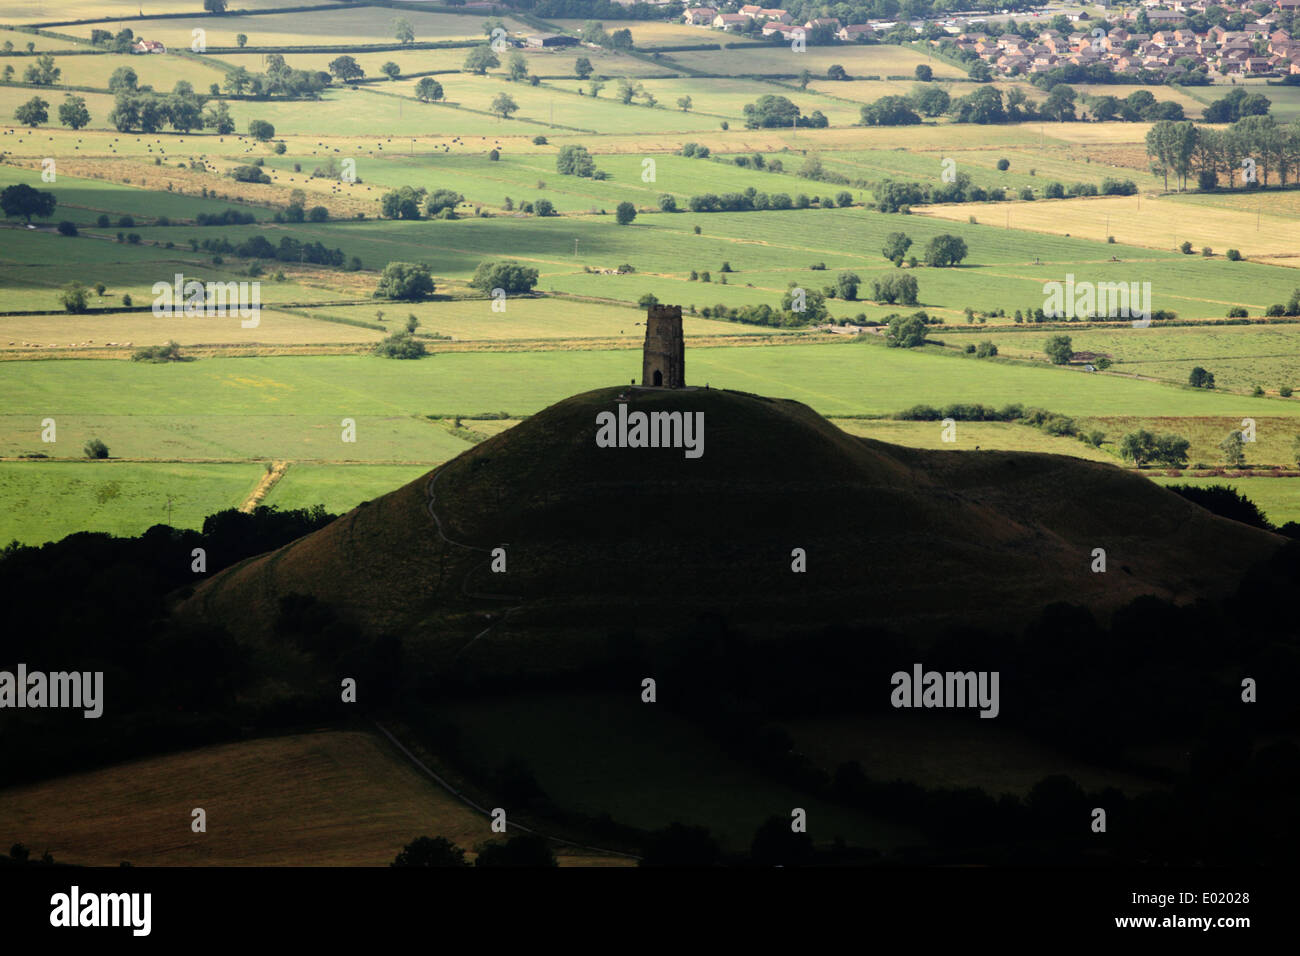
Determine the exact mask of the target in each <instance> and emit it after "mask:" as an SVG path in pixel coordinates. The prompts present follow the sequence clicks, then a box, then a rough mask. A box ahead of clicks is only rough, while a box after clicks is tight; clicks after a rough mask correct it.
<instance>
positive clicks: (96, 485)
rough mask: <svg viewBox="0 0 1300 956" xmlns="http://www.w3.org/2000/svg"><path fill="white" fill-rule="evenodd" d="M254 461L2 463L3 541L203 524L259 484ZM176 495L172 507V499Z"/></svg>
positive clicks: (134, 532) (236, 503)
mask: <svg viewBox="0 0 1300 956" xmlns="http://www.w3.org/2000/svg"><path fill="white" fill-rule="evenodd" d="M261 476H262V469H261V468H260V467H258V465H257V464H255V463H251V462H241V463H238V464H194V463H174V462H166V463H164V462H149V463H147V464H143V463H138V462H121V461H82V462H61V461H51V462H47V461H24V462H16V461H3V462H0V497H3V500H4V503H5V507H4V511H3V517H0V541H3V542H4V543H5V544H8V543H9V542H10V541H14V540H18V541H21V542H23V543H25V544H41V543H43V542H45V541H49V540H55V541H57V540H58V539H60V538H62V537H64V536H65V535H69V534H75V533H76V532H78V531H102V532H106V533H108V534H114V535H120V536H131V535H138V534H140V533H141V532H143V531H146V530H147V529H148V528H150V527H151V526H153V525H155V524H166V523H167V522H168V517H169V514H170V520H171V525H172V527H175V528H199V527H202V525H203V519H204V517H205V516H207V515H210V514H212V513H213V512H215V511H220V510H222V509H223V508H235V507H238V506H239V504H240V503H241V502H243V500H244V499H245V498H247V497H248V495H250V494H251V493H252V491H253V489H254V488H256V487H257V483H258V481H259V480H261ZM169 500H170V503H171V506H170V511H169V509H168V501H169Z"/></svg>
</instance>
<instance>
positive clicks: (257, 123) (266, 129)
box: [248, 120, 275, 143]
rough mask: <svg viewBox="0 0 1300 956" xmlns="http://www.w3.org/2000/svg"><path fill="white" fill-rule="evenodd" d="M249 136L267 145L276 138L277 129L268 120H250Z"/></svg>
mask: <svg viewBox="0 0 1300 956" xmlns="http://www.w3.org/2000/svg"><path fill="white" fill-rule="evenodd" d="M248 135H249V136H251V137H253V139H255V140H259V141H260V142H263V143H265V142H267V141H268V140H271V139H274V138H275V127H274V126H272V125H271V124H270V123H268V122H267V121H266V120H249V121H248Z"/></svg>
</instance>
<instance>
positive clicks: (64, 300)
mask: <svg viewBox="0 0 1300 956" xmlns="http://www.w3.org/2000/svg"><path fill="white" fill-rule="evenodd" d="M87 291H88V290H87V289H86V287H85V286H84V285H82V284H81V283H80V282H69V283H68V284H67V285H65V286H64V287H63V291H62V292H60V293H59V304H60V305H62V306H63V309H64V311H66V312H72V313H74V314H75V313H80V312H85V311H86V293H87Z"/></svg>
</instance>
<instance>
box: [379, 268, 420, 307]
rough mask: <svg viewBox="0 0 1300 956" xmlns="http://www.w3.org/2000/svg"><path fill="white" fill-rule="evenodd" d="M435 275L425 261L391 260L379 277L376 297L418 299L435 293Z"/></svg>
mask: <svg viewBox="0 0 1300 956" xmlns="http://www.w3.org/2000/svg"><path fill="white" fill-rule="evenodd" d="M433 292H434V284H433V276H432V275H431V273H430V270H429V267H428V266H427V265H424V264H423V263H420V264H418V265H417V264H415V263H411V262H390V263H388V265H386V266H384V271H383V274H382V275H381V276H380V278H379V287H378V288H377V289H376V290H375V296H376V298H389V299H402V300H405V301H410V302H414V301H418V300H420V299H425V298H428V297H429V296H431V295H433Z"/></svg>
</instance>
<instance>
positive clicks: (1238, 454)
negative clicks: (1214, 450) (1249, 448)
mask: <svg viewBox="0 0 1300 956" xmlns="http://www.w3.org/2000/svg"><path fill="white" fill-rule="evenodd" d="M1219 451H1220V452H1221V453H1222V454H1223V460H1224V461H1226V462H1227V463H1228V464H1230V465H1237V466H1238V467H1240V466H1241V465H1244V464H1245V463H1246V441H1245V439H1244V438H1243V437H1242V434H1241V432H1239V431H1232V432H1228V437H1227V438H1225V439H1224V440H1223V441H1221V442H1219Z"/></svg>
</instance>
